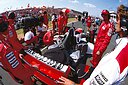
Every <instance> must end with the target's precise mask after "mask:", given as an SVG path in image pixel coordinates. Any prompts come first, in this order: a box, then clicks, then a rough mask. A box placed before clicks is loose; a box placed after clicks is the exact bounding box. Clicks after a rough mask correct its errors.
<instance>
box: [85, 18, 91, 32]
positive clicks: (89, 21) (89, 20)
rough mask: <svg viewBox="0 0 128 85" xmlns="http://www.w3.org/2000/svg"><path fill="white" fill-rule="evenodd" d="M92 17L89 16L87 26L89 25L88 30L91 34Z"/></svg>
mask: <svg viewBox="0 0 128 85" xmlns="http://www.w3.org/2000/svg"><path fill="white" fill-rule="evenodd" d="M91 23H92V20H91V16H88V18H87V20H86V25H87V30H88V31H89V32H90V27H91Z"/></svg>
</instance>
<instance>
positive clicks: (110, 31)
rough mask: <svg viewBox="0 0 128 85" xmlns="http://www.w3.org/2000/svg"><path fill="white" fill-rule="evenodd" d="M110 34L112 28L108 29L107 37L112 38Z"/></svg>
mask: <svg viewBox="0 0 128 85" xmlns="http://www.w3.org/2000/svg"><path fill="white" fill-rule="evenodd" d="M112 33H113V31H112V28H110V29H109V30H108V33H107V35H108V36H112Z"/></svg>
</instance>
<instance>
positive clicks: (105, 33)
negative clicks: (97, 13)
mask: <svg viewBox="0 0 128 85" xmlns="http://www.w3.org/2000/svg"><path fill="white" fill-rule="evenodd" d="M113 31H114V27H113V24H111V23H110V22H109V23H107V24H106V23H105V22H103V23H102V24H101V25H100V27H99V32H98V34H97V38H96V42H95V45H94V50H93V60H92V64H93V65H94V67H96V65H97V64H98V62H99V61H100V59H101V57H102V54H103V53H104V51H105V50H106V48H107V46H108V44H109V42H110V40H111V37H112V33H113ZM98 50H99V51H100V55H97V54H96V52H97V51H98Z"/></svg>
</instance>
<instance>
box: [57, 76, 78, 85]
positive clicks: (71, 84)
mask: <svg viewBox="0 0 128 85" xmlns="http://www.w3.org/2000/svg"><path fill="white" fill-rule="evenodd" d="M59 79H60V81H58V83H60V84H62V85H78V84H75V83H74V82H73V81H71V80H69V79H67V78H65V77H60V78H59Z"/></svg>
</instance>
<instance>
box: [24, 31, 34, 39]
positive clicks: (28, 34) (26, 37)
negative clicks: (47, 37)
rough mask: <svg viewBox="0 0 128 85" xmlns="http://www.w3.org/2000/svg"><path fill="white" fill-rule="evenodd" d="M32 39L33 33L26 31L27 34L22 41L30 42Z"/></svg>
mask: <svg viewBox="0 0 128 85" xmlns="http://www.w3.org/2000/svg"><path fill="white" fill-rule="evenodd" d="M33 37H34V34H33V32H31V31H28V32H27V33H26V34H25V36H24V41H27V40H30V39H32V38H33Z"/></svg>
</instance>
